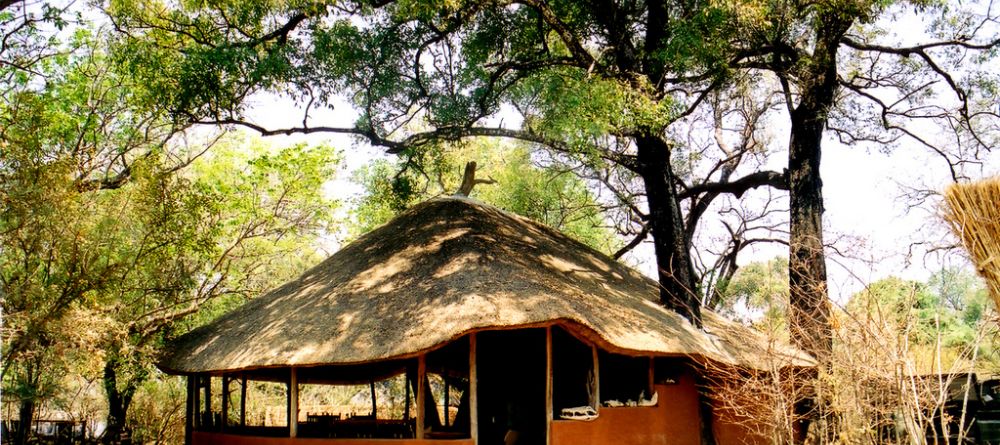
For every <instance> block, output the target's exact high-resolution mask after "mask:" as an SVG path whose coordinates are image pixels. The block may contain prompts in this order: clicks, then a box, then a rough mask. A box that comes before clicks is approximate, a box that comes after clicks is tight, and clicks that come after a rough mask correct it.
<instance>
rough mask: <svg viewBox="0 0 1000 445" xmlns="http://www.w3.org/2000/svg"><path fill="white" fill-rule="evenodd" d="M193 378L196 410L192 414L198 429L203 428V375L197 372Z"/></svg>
mask: <svg viewBox="0 0 1000 445" xmlns="http://www.w3.org/2000/svg"><path fill="white" fill-rule="evenodd" d="M191 378H192V379H194V400H192V402H193V404H194V411H193V412H192V413H191V415H192V416H194V419H193V420H194V429H195V430H198V429H200V428H201V387H202V381H201V376H200V375H197V374H195V375H194V376H192V377H191Z"/></svg>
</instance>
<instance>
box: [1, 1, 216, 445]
mask: <svg viewBox="0 0 1000 445" xmlns="http://www.w3.org/2000/svg"><path fill="white" fill-rule="evenodd" d="M18 4H19V5H22V7H24V6H23V5H24V4H23V3H18ZM45 11H46V16H45V17H49V14H55V13H54V12H52V11H53V10H51V9H48V8H45ZM0 13H2V14H4V15H5V19H11V20H14V22H15V23H17V22H16V21H17V20H21V19H22V18H23V22H22V25H23V26H20V25H19V27H16V28H15V29H14V30H13V31H10V32H8V33H7V34H5V35H6V36H7V37H9V38H10V40H7V39H5V42H8V43H10V42H17V44H16V45H12V46H11V47H9V48H5V50H4V53H3V55H4V57H5V58H6V57H12V59H6V60H5V62H7V61H9V60H15V62H9V63H5V64H4V68H3V70H4V73H3V74H4V75H5V77H6V78H7V79H10V80H11V83H9V84H5V90H4V94H3V99H2V102H0V128H2V129H0V146H2V150H0V201H2V203H3V205H2V206H0V238H2V240H3V242H2V246H3V247H2V248H0V284H2V286H3V288H2V289H3V292H2V295H3V299H2V309H3V312H4V315H5V317H6V319H5V322H6V323H5V326H4V331H3V342H4V346H5V347H4V348H3V351H2V356H0V363H2V367H0V375H2V379H3V382H4V385H5V387H6V389H7V390H8V391H5V392H4V394H5V395H6V394H13V395H14V397H16V398H17V399H18V400H19V403H20V409H19V423H18V429H19V430H18V431H17V432H16V433H15V437H16V438H17V440H18V441H19V442H22V443H23V441H25V440H26V439H27V434H28V427H29V426H30V424H31V419H32V415H33V413H34V410H35V408H36V403H37V402H38V401H39V400H41V399H43V398H44V397H46V396H47V395H49V394H51V393H52V392H53V391H54V389H55V385H56V384H57V383H58V382H57V381H55V380H53V379H52V377H53V376H58V375H59V374H60V371H61V370H64V369H66V367H67V366H68V365H67V361H68V360H71V359H72V358H73V357H78V356H80V354H86V353H87V352H92V350H91V351H88V350H87V349H83V348H80V350H79V351H78V352H79V354H78V353H74V351H73V348H74V346H79V345H80V344H83V343H86V342H84V341H77V340H81V339H80V338H79V336H82V334H80V332H78V331H75V330H73V329H65V332H69V335H61V333H62V332H64V328H66V327H67V326H66V324H65V323H66V322H67V321H68V318H67V317H69V316H74V317H80V318H78V319H77V320H78V321H81V320H93V318H92V317H89V316H88V313H89V312H90V311H92V310H93V309H94V307H95V306H94V305H96V304H97V302H98V297H97V294H98V293H100V292H101V291H102V290H105V289H106V288H107V286H108V284H109V281H110V280H111V279H112V277H113V276H114V275H115V274H116V273H118V272H119V271H120V269H121V268H122V267H124V264H121V263H117V262H116V261H115V259H118V258H120V255H121V254H123V253H124V252H123V250H124V246H122V245H121V244H119V243H117V242H116V241H117V239H116V238H115V236H114V233H112V232H113V231H114V230H113V229H114V228H115V227H117V222H116V217H117V215H116V214H115V212H114V209H112V208H109V207H107V206H105V205H104V202H102V200H101V197H100V196H99V194H95V193H87V192H90V191H96V190H102V189H103V190H109V189H114V188H118V187H121V186H122V185H123V184H125V183H126V182H127V180H128V177H129V176H130V174H131V173H130V172H131V171H132V170H133V168H136V167H138V168H145V167H148V166H150V165H152V164H151V163H153V162H162V163H163V165H165V167H164V168H165V169H167V170H168V171H169V170H170V169H175V168H181V167H182V166H183V165H185V164H186V163H188V162H190V160H192V159H194V158H195V157H197V155H198V153H192V152H189V151H187V150H186V147H184V146H183V145H178V146H177V147H176V148H177V150H174V151H171V152H169V153H164V152H163V151H161V150H162V149H163V146H164V144H165V141H166V140H168V139H169V138H170V137H171V135H172V134H174V133H175V131H176V127H174V126H173V125H172V124H171V123H170V122H169V121H164V120H163V119H161V118H160V117H162V116H163V114H162V113H157V112H155V111H151V112H149V113H139V112H136V110H137V109H140V107H138V106H137V104H136V103H134V102H132V101H131V100H130V99H131V98H130V97H129V96H128V95H127V94H125V92H126V91H127V90H128V89H129V88H130V87H131V86H132V85H131V84H129V83H128V82H127V81H125V80H124V79H122V78H121V77H116V76H114V75H113V74H111V73H110V72H109V71H108V65H107V64H106V63H105V62H106V59H105V58H104V57H103V53H102V52H101V50H100V47H99V44H98V42H99V41H100V39H98V38H96V37H95V36H94V35H92V34H91V33H90V32H89V31H88V30H87V29H86V28H80V29H78V30H77V31H75V32H74V33H73V34H72V35H71V36H70V39H69V41H68V42H67V43H66V45H65V47H62V46H61V44H60V43H59V42H58V41H57V40H55V38H51V39H47V40H46V41H47V42H48V44H50V45H53V47H52V48H51V49H50V51H51V53H50V52H44V51H42V49H41V48H48V47H45V46H44V45H37V44H32V43H31V42H34V40H32V39H43V38H44V37H39V36H37V35H36V31H37V27H38V26H40V23H42V22H44V21H48V20H51V21H56V22H57V23H58V17H51V18H45V19H37V20H36V19H34V18H32V17H34V16H33V15H31V14H30V13H29V12H27V11H25V12H23V14H22V15H20V16H17V17H14V18H10V17H6V14H8V11H6V10H4V11H0ZM19 33H20V34H19ZM24 42H27V43H24ZM26 48H27V49H26ZM59 48H62V49H64V50H65V52H63V51H60V50H59ZM26 54H30V57H29V56H26ZM17 60H20V61H22V62H21V64H18V63H19V62H16V61H17ZM27 61H31V62H32V63H34V65H30V66H29V65H25V64H27V63H28V62H27ZM175 162H176V163H175ZM106 230H108V231H106ZM85 234H86V235H85ZM86 347H89V345H87V346H86ZM67 351H69V353H67ZM11 389H13V391H10V390H11Z"/></svg>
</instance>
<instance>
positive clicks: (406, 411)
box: [403, 366, 413, 423]
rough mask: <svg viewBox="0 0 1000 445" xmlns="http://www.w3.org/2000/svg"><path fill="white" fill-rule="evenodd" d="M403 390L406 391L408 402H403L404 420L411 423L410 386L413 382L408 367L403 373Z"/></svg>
mask: <svg viewBox="0 0 1000 445" xmlns="http://www.w3.org/2000/svg"><path fill="white" fill-rule="evenodd" d="M403 380H404V381H403V387H404V388H403V390H404V391H406V400H405V401H404V402H403V420H405V421H406V422H407V423H409V422H410V385H412V384H413V382H411V381H410V367H409V366H407V367H406V372H405V373H403Z"/></svg>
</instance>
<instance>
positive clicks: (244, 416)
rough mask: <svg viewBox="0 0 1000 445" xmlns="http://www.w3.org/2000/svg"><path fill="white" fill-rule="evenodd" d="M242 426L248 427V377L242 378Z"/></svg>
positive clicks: (243, 376)
mask: <svg viewBox="0 0 1000 445" xmlns="http://www.w3.org/2000/svg"><path fill="white" fill-rule="evenodd" d="M240 426H241V427H245V426H247V375H246V374H243V375H242V376H241V377H240Z"/></svg>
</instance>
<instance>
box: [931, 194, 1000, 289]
mask: <svg viewBox="0 0 1000 445" xmlns="http://www.w3.org/2000/svg"><path fill="white" fill-rule="evenodd" d="M944 199H945V212H944V218H945V220H947V221H948V223H949V224H950V225H951V229H952V231H953V232H954V233H955V235H956V236H958V238H959V239H961V240H962V244H963V245H964V246H965V250H967V251H968V252H969V256H970V257H971V258H972V261H973V263H974V264H975V266H976V271H977V272H979V275H980V276H982V277H983V279H985V280H986V284H987V286H988V287H989V290H990V297H991V298H992V299H993V303H994V304H996V305H997V308H1000V177H994V178H990V179H985V180H982V181H978V182H974V183H971V184H954V185H952V186H950V187H948V189H947V190H945V193H944Z"/></svg>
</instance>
